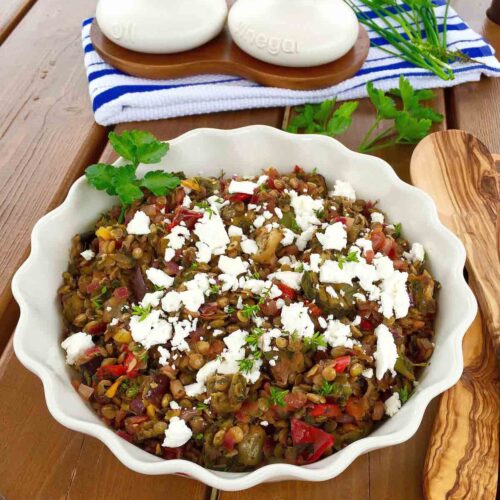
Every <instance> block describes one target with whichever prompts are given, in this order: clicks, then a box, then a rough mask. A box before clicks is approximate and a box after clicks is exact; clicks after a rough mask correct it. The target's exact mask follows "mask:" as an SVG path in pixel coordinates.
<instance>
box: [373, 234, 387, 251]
mask: <svg viewBox="0 0 500 500" xmlns="http://www.w3.org/2000/svg"><path fill="white" fill-rule="evenodd" d="M370 238H371V240H372V247H373V251H374V252H378V251H379V250H380V249H381V248H382V247H383V246H384V243H385V234H384V233H383V232H382V231H374V232H372V234H371V237H370Z"/></svg>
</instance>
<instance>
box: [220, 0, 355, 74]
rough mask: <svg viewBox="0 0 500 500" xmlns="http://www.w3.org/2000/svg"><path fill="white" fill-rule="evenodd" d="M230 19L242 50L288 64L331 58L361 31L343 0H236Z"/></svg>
mask: <svg viewBox="0 0 500 500" xmlns="http://www.w3.org/2000/svg"><path fill="white" fill-rule="evenodd" d="M228 23H229V30H230V32H231V36H232V37H233V40H234V41H235V43H236V44H237V45H238V46H239V47H240V48H241V49H242V50H243V51H244V52H246V53H247V54H250V55H251V56H253V57H255V58H257V59H260V60H262V61H265V62H268V63H271V64H277V65H279V66H290V67H308V66H319V65H321V64H326V63H329V62H332V61H335V60H336V59H339V58H340V57H342V56H343V55H345V54H346V53H347V52H348V51H349V50H350V49H351V48H352V47H353V46H354V44H355V43H356V40H357V38H358V33H359V23H358V20H357V18H356V15H355V14H354V12H353V11H352V9H351V8H350V7H348V6H347V5H346V4H345V3H344V2H343V1H342V0H237V2H236V3H235V4H234V6H233V7H232V9H231V10H230V12H229V18H228Z"/></svg>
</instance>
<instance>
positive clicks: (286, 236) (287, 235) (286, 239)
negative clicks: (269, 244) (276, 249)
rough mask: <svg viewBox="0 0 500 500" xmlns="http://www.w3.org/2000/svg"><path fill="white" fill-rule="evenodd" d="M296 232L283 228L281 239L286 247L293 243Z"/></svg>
mask: <svg viewBox="0 0 500 500" xmlns="http://www.w3.org/2000/svg"><path fill="white" fill-rule="evenodd" d="M295 236H296V234H295V233H294V232H293V231H292V230H291V229H288V228H286V227H284V228H283V239H282V240H281V244H282V245H283V246H284V247H287V246H289V245H291V244H292V243H293V241H294V240H295Z"/></svg>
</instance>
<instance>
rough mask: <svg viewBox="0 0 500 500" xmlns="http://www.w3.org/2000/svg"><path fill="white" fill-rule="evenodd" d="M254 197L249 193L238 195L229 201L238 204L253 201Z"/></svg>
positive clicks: (233, 195)
mask: <svg viewBox="0 0 500 500" xmlns="http://www.w3.org/2000/svg"><path fill="white" fill-rule="evenodd" d="M252 196H253V195H251V194H247V193H236V194H232V195H231V196H229V197H228V200H229V201H233V202H238V201H243V202H247V201H250V200H251V199H252Z"/></svg>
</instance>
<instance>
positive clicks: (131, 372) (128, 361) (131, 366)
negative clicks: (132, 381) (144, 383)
mask: <svg viewBox="0 0 500 500" xmlns="http://www.w3.org/2000/svg"><path fill="white" fill-rule="evenodd" d="M124 365H125V369H126V373H127V376H128V377H130V378H135V377H137V374H138V373H139V362H138V361H137V358H136V357H135V356H134V354H133V353H131V352H129V353H128V354H127V356H126V358H125V361H124Z"/></svg>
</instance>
